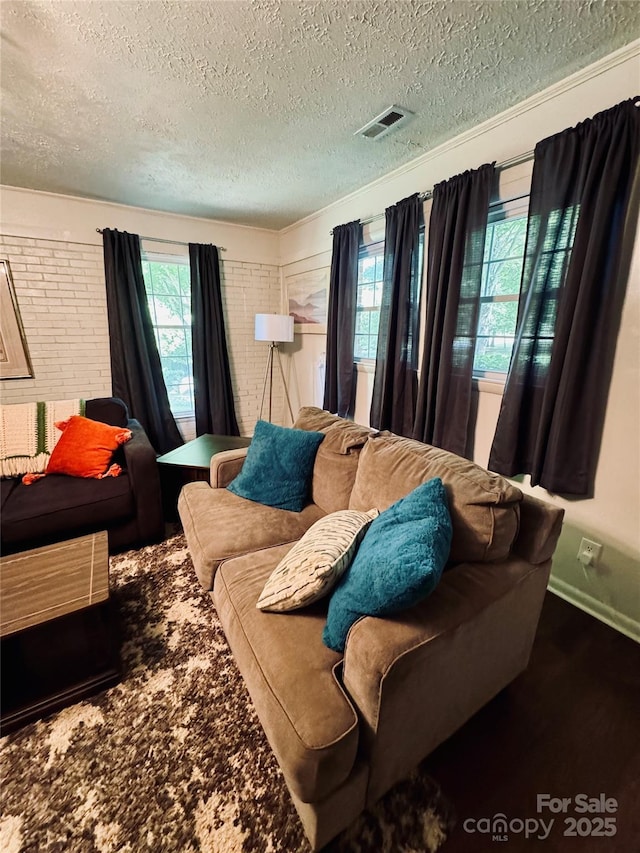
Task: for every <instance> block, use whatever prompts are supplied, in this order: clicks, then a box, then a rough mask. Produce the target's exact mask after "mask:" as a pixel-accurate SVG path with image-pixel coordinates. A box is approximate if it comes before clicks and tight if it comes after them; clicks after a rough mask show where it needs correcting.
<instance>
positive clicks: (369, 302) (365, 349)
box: [353, 226, 424, 361]
mask: <svg viewBox="0 0 640 853" xmlns="http://www.w3.org/2000/svg"><path fill="white" fill-rule="evenodd" d="M423 255H424V226H422V227H421V228H420V238H419V248H418V275H419V276H420V284H421V283H422V273H423V269H422V261H423ZM383 282H384V240H381V241H379V242H377V243H370V244H369V245H367V246H361V247H360V257H359V260H358V290H357V293H356V333H355V341H354V345H353V357H354V360H355V361H363V360H364V359H372V360H375V357H376V352H377V350H378V329H379V328H380V306H381V304H382V286H383Z"/></svg>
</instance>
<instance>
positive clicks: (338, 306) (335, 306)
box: [323, 220, 362, 418]
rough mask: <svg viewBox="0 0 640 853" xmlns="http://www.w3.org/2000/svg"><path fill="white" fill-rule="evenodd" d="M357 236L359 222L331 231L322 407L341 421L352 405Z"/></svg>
mask: <svg viewBox="0 0 640 853" xmlns="http://www.w3.org/2000/svg"><path fill="white" fill-rule="evenodd" d="M361 234H362V228H361V226H360V221H359V220H357V221H355V222H348V223H347V224H346V225H338V226H337V227H336V228H334V229H333V252H332V254H331V279H330V285H329V311H328V317H327V355H326V372H325V380H324V402H323V407H324V408H325V409H327V411H329V412H334V413H336V414H338V415H340V417H342V418H353V412H354V409H355V402H356V366H355V363H354V360H353V344H354V338H355V326H356V296H357V289H358V254H359V251H360V241H361Z"/></svg>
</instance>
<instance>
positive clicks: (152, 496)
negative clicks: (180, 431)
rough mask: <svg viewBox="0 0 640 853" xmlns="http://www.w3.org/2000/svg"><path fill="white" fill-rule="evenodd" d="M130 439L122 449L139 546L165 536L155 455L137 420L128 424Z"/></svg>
mask: <svg viewBox="0 0 640 853" xmlns="http://www.w3.org/2000/svg"><path fill="white" fill-rule="evenodd" d="M127 427H128V428H129V429H130V430H131V439H130V440H129V441H127V442H125V443H124V444H123V445H122V449H123V451H124V458H125V465H126V468H127V473H128V474H129V481H130V483H131V487H132V489H133V499H134V501H135V506H136V521H137V525H138V532H139V537H140V542H158V541H159V540H160V539H162V537H163V535H164V518H163V514H162V493H161V490H160V474H159V472H158V464H157V462H156V452H155V450H154V449H153V447H152V445H151V442H150V441H149V438H148V436H147V434H146V432H145V431H144V429H143V427H142V424H141V423H140V422H139V421H137V420H129V421H128V423H127Z"/></svg>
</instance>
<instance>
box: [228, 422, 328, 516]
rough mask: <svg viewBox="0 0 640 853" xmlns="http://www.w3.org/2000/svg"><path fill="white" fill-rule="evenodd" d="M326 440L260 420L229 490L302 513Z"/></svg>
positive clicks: (309, 433)
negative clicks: (321, 447) (314, 470)
mask: <svg viewBox="0 0 640 853" xmlns="http://www.w3.org/2000/svg"><path fill="white" fill-rule="evenodd" d="M323 438H324V433H322V432H310V431H309V430H305V429H289V428H288V427H281V426H276V425H275V424H271V423H269V422H268V421H258V423H257V424H256V429H255V432H254V433H253V438H252V439H251V444H250V445H249V448H248V450H247V458H246V459H245V461H244V464H243V466H242V469H241V471H240V473H239V474H238V476H237V477H236V478H235V480H232V481H231V482H230V483H229V485H228V486H227V488H228V489H229V491H230V492H233V493H234V495H238V496H239V497H241V498H247V499H248V500H250V501H257V502H258V503H261V504H266V505H267V506H273V507H276V508H277V509H289V510H292V511H293V512H301V511H302V510H303V509H304V507H305V506H306V504H307V503H308V499H309V487H310V484H311V477H312V474H313V463H314V462H315V458H316V453H317V451H318V447H319V446H320V443H321V441H322V439H323Z"/></svg>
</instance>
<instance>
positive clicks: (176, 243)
mask: <svg viewBox="0 0 640 853" xmlns="http://www.w3.org/2000/svg"><path fill="white" fill-rule="evenodd" d="M102 230H103V229H102V228H96V231H97V232H98V234H102ZM138 237H139V238H140V239H141V240H150V241H151V242H152V243H170V244H171V245H172V246H188V245H189V244H188V243H183V242H182V240H164V239H163V238H162V237H143V236H142V235H141V234H139V235H138ZM216 248H217V249H218V251H219V252H226V251H227V250H226V249H225V247H224V246H217V247H216Z"/></svg>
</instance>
